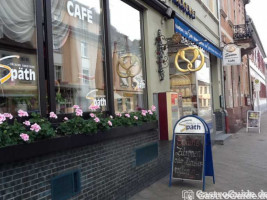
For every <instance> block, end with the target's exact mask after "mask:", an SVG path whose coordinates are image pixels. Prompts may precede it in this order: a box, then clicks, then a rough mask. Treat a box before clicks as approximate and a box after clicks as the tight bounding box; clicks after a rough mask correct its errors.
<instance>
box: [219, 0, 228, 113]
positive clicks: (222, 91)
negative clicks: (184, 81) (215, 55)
mask: <svg viewBox="0 0 267 200" xmlns="http://www.w3.org/2000/svg"><path fill="white" fill-rule="evenodd" d="M217 2H218V4H217V5H218V6H217V7H218V19H219V37H220V47H221V44H222V30H221V11H220V9H221V4H220V3H221V1H220V0H219V1H217ZM220 66H221V85H222V87H221V94H222V96H223V97H224V98H223V104H222V109H223V110H225V107H226V105H225V96H224V70H223V62H222V59H220Z"/></svg>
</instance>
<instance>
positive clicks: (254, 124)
mask: <svg viewBox="0 0 267 200" xmlns="http://www.w3.org/2000/svg"><path fill="white" fill-rule="evenodd" d="M260 122H261V112H260V111H252V110H249V111H248V112H247V132H248V130H249V129H250V128H257V129H259V133H260V127H261V123H260Z"/></svg>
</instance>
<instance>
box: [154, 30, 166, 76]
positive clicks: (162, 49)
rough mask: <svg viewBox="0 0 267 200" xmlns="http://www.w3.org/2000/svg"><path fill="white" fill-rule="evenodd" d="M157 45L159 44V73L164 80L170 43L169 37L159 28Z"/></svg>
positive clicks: (157, 52)
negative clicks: (168, 41) (168, 42)
mask: <svg viewBox="0 0 267 200" xmlns="http://www.w3.org/2000/svg"><path fill="white" fill-rule="evenodd" d="M156 45H157V51H156V54H157V58H158V60H157V64H158V73H159V77H160V79H159V80H160V81H163V80H164V76H165V74H164V73H165V72H164V68H167V67H168V60H169V58H168V54H167V52H168V45H167V39H166V37H165V36H164V35H162V33H161V30H160V29H159V30H158V36H157V37H156Z"/></svg>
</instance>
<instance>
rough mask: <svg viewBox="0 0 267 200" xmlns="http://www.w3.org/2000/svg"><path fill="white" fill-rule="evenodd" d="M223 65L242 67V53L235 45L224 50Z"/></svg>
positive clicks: (230, 45) (229, 45) (227, 46)
mask: <svg viewBox="0 0 267 200" xmlns="http://www.w3.org/2000/svg"><path fill="white" fill-rule="evenodd" d="M223 65H224V66H227V65H229V66H231V65H241V51H240V48H239V47H238V46H236V45H235V44H228V45H226V46H225V47H224V48H223Z"/></svg>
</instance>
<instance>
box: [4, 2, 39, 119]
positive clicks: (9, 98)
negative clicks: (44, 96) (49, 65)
mask: <svg viewBox="0 0 267 200" xmlns="http://www.w3.org/2000/svg"><path fill="white" fill-rule="evenodd" d="M0 5H1V6H0V44H1V47H0V113H4V112H10V113H12V114H15V113H16V112H17V111H18V110H19V109H23V110H25V111H28V112H31V111H39V91H38V64H37V50H36V48H37V42H36V35H37V34H36V33H37V31H36V24H35V21H36V19H35V3H34V1H33V0H23V1H21V0H13V1H4V0H0ZM10 45H11V46H12V49H13V50H12V51H11V50H8V49H11V48H10ZM22 52H23V53H22Z"/></svg>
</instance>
